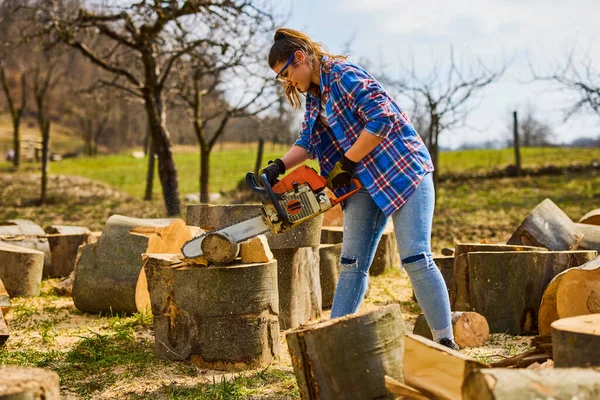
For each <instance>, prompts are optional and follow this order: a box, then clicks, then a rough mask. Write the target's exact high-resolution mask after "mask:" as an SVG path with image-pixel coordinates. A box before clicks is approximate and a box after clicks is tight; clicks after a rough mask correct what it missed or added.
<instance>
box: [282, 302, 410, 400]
mask: <svg viewBox="0 0 600 400" xmlns="http://www.w3.org/2000/svg"><path fill="white" fill-rule="evenodd" d="M286 341H287V344H288V349H289V351H290V355H291V359H292V365H293V367H294V374H295V375H296V381H297V383H298V389H299V392H300V398H302V399H304V400H308V399H310V400H316V399H339V400H345V399H356V400H368V399H393V398H394V397H393V396H392V395H391V394H390V393H389V392H388V391H387V389H386V385H385V376H386V375H388V376H390V377H392V378H394V379H396V380H398V381H400V382H401V383H402V382H403V374H402V364H403V363H402V359H403V350H404V345H403V341H404V322H403V319H402V313H401V311H400V307H399V305H398V304H392V305H388V306H384V307H381V308H378V309H376V310H373V311H368V312H363V313H358V314H353V315H349V316H346V317H343V318H336V319H333V320H329V321H325V322H321V323H319V324H314V325H308V326H303V327H301V328H298V329H295V330H292V331H290V332H288V333H287V335H286Z"/></svg>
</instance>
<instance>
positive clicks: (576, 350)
mask: <svg viewBox="0 0 600 400" xmlns="http://www.w3.org/2000/svg"><path fill="white" fill-rule="evenodd" d="M552 352H553V359H554V365H556V367H557V368H573V367H594V366H595V367H600V314H590V315H579V316H577V317H570V318H563V319H559V320H557V321H554V322H553V323H552ZM599 383H600V381H599Z"/></svg>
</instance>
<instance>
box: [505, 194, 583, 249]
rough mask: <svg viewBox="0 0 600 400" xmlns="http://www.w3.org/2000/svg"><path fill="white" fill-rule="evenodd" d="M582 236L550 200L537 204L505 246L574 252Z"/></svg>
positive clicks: (567, 217)
mask: <svg viewBox="0 0 600 400" xmlns="http://www.w3.org/2000/svg"><path fill="white" fill-rule="evenodd" d="M582 236H583V235H582V234H580V233H578V232H577V229H576V227H575V224H574V223H573V221H571V219H570V218H569V216H568V215H567V214H565V213H564V212H563V211H562V210H561V209H560V208H559V207H558V206H557V205H556V204H554V203H553V202H552V200H550V199H545V200H544V201H542V202H541V203H540V204H538V205H537V206H536V207H535V208H534V209H533V210H532V211H531V212H530V213H529V215H528V216H527V217H526V218H525V219H524V220H523V222H522V223H521V225H520V226H519V227H518V228H517V229H516V230H515V232H514V233H513V235H512V236H511V238H510V239H509V240H508V242H507V244H514V245H517V244H523V245H528V246H541V247H546V248H547V249H549V250H554V251H561V250H575V249H577V248H579V245H580V243H581V239H582Z"/></svg>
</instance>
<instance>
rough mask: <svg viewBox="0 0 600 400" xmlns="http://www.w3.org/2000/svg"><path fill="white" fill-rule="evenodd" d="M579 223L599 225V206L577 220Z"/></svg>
mask: <svg viewBox="0 0 600 400" xmlns="http://www.w3.org/2000/svg"><path fill="white" fill-rule="evenodd" d="M579 223H580V224H589V225H600V208H597V209H595V210H592V211H590V212H589V213H587V214H585V215H584V216H583V217H581V219H580V220H579Z"/></svg>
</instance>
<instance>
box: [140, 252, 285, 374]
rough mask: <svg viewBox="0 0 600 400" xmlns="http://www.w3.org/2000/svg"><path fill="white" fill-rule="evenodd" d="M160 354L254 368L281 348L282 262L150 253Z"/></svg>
mask: <svg viewBox="0 0 600 400" xmlns="http://www.w3.org/2000/svg"><path fill="white" fill-rule="evenodd" d="M144 270H145V271H146V276H147V278H148V288H149V291H150V298H151V303H152V314H153V315H154V336H155V353H156V356H157V357H159V358H165V359H169V360H188V359H190V360H191V362H192V363H194V364H195V365H197V366H199V367H201V368H210V369H239V368H254V367H257V366H258V365H260V364H265V363H269V362H270V361H271V360H272V358H273V357H274V356H276V355H278V353H279V322H278V315H277V310H278V308H279V304H278V293H277V262H276V261H275V260H273V261H270V262H268V263H256V264H234V265H228V266H222V267H220V266H211V267H197V266H196V265H195V264H192V263H188V262H181V261H180V258H179V256H178V255H176V254H146V255H145V256H144Z"/></svg>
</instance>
